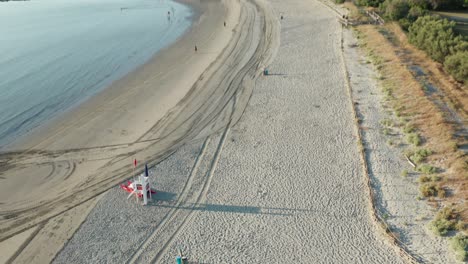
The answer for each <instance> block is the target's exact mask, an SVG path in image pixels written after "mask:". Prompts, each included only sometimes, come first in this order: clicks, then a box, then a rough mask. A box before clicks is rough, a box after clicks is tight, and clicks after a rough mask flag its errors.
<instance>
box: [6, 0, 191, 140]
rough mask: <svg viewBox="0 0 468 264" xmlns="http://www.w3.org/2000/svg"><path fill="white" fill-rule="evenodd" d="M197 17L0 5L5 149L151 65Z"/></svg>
mask: <svg viewBox="0 0 468 264" xmlns="http://www.w3.org/2000/svg"><path fill="white" fill-rule="evenodd" d="M168 12H170V16H168ZM191 15H192V11H191V10H190V8H189V7H187V6H184V5H181V4H179V3H176V2H172V1H169V0H79V1H72V0H32V1H26V2H0V149H1V147H2V146H5V145H6V144H7V143H10V142H12V141H13V140H14V139H16V138H18V137H20V136H21V135H24V134H25V133H26V132H28V131H30V130H32V129H34V128H35V127H37V126H38V125H40V124H43V123H44V122H46V121H47V120H50V119H51V118H53V117H55V116H57V115H59V114H60V113H63V112H64V111H66V110H69V109H70V108H71V107H74V106H76V105H78V104H79V103H80V102H82V101H83V100H86V99H87V98H89V97H90V96H92V95H94V94H96V93H97V92H98V91H100V90H102V89H103V88H105V87H106V86H108V85H109V84H110V83H111V82H112V81H115V80H117V79H119V78H121V77H122V76H123V75H125V74H127V73H128V72H130V71H131V70H132V69H135V68H136V67H137V66H139V65H141V64H143V63H145V62H146V61H147V60H148V59H149V58H151V57H152V56H153V55H154V54H155V53H156V52H157V51H158V50H160V49H162V48H164V47H167V46H168V45H170V44H171V43H173V42H174V41H175V40H176V39H177V38H178V37H180V36H181V35H182V34H183V33H184V32H185V31H186V30H187V29H188V28H189V26H190V24H191V21H190V16H191Z"/></svg>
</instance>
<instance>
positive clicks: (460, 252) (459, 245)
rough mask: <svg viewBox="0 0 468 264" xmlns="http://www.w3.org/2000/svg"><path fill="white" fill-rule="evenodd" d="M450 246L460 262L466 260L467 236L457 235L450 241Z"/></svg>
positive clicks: (467, 249)
mask: <svg viewBox="0 0 468 264" xmlns="http://www.w3.org/2000/svg"><path fill="white" fill-rule="evenodd" d="M450 245H451V246H452V249H453V250H454V251H455V255H456V256H457V258H458V259H459V260H460V261H466V260H468V236H467V235H462V234H458V235H456V236H455V237H453V238H452V239H450Z"/></svg>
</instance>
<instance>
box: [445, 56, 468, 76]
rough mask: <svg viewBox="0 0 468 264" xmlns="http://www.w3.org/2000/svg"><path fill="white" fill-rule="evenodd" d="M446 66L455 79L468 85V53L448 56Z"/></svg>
mask: <svg viewBox="0 0 468 264" xmlns="http://www.w3.org/2000/svg"><path fill="white" fill-rule="evenodd" d="M444 66H445V69H446V70H447V71H448V72H449V73H450V74H451V75H452V76H453V78H455V79H456V80H457V81H460V82H464V83H465V84H468V51H459V52H457V53H455V54H452V55H450V56H448V57H447V58H445V62H444Z"/></svg>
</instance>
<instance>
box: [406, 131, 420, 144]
mask: <svg viewBox="0 0 468 264" xmlns="http://www.w3.org/2000/svg"><path fill="white" fill-rule="evenodd" d="M406 141H408V143H410V144H413V145H415V146H419V145H421V138H420V137H419V135H418V134H416V133H409V134H408V135H406Z"/></svg>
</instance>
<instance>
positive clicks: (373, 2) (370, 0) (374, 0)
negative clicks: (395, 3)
mask: <svg viewBox="0 0 468 264" xmlns="http://www.w3.org/2000/svg"><path fill="white" fill-rule="evenodd" d="M383 1H384V0H356V1H355V3H356V5H359V6H373V7H378V6H379V5H380V4H381V3H382V2H383Z"/></svg>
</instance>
